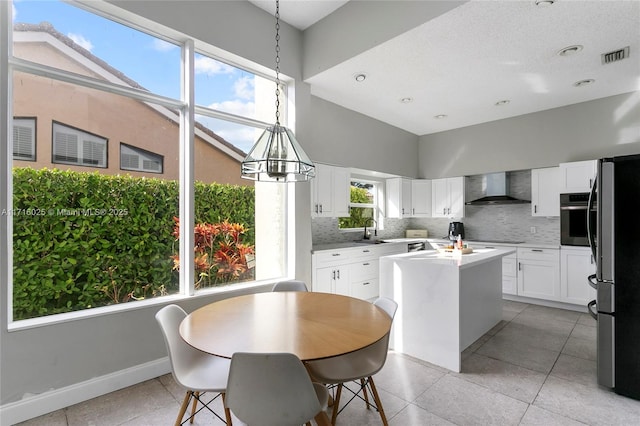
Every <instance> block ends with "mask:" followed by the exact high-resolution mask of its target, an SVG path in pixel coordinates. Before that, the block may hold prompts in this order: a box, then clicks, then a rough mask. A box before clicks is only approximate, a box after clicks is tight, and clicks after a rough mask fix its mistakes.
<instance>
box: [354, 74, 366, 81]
mask: <svg viewBox="0 0 640 426" xmlns="http://www.w3.org/2000/svg"><path fill="white" fill-rule="evenodd" d="M353 78H355V79H356V81H357V82H362V81H365V80H366V79H367V75H366V74H365V73H363V72H360V73H358V74H356V75H354V76H353Z"/></svg>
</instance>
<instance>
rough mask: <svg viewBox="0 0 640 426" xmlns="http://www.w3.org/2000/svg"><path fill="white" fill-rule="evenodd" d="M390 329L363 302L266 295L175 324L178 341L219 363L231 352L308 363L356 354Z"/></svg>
mask: <svg viewBox="0 0 640 426" xmlns="http://www.w3.org/2000/svg"><path fill="white" fill-rule="evenodd" d="M390 329H391V318H389V316H388V315H387V314H386V313H385V312H384V311H383V310H382V309H380V308H378V307H377V306H375V305H374V304H372V303H369V302H367V301H364V300H360V299H355V298H352V297H348V296H341V295H337V294H329V293H315V292H271V293H256V294H249V295H244V296H238V297H232V298H229V299H224V300H221V301H218V302H214V303H211V304H209V305H206V306H203V307H202V308H199V309H196V310H195V311H193V312H192V313H190V314H189V315H187V317H186V318H185V319H184V320H183V321H182V323H181V324H180V335H181V336H182V338H183V339H184V340H185V342H187V343H188V344H189V345H191V346H193V347H194V348H196V349H199V350H201V351H203V352H207V353H209V354H212V355H217V356H220V357H224V358H231V357H232V356H233V354H234V353H236V352H289V353H293V354H295V355H297V356H298V358H300V359H301V360H302V361H311V360H317V359H322V358H329V357H333V356H337V355H342V354H346V353H349V352H353V351H356V350H358V349H362V348H364V347H366V346H369V345H371V344H373V343H375V342H377V341H378V340H380V339H382V338H383V337H384V336H385V335H386V334H387V333H389V330H390Z"/></svg>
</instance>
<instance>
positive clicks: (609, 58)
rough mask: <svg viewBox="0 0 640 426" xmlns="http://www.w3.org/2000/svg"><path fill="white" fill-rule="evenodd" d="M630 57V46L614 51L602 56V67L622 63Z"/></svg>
mask: <svg viewBox="0 0 640 426" xmlns="http://www.w3.org/2000/svg"><path fill="white" fill-rule="evenodd" d="M628 57H629V46H627V47H623V48H622V49H618V50H614V51H613V52H608V53H603V54H602V65H604V64H610V63H611V62H617V61H621V60H623V59H626V58H628Z"/></svg>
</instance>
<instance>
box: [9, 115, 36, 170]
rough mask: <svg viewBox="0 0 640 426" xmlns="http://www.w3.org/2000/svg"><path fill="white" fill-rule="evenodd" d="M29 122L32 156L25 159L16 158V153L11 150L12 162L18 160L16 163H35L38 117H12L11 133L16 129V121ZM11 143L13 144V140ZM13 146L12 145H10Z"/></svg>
mask: <svg viewBox="0 0 640 426" xmlns="http://www.w3.org/2000/svg"><path fill="white" fill-rule="evenodd" d="M27 120H28V121H29V122H30V124H32V126H30V127H32V129H33V134H32V136H33V137H32V138H31V151H32V153H33V154H32V156H31V158H25V157H16V152H15V150H14V149H12V151H13V152H12V155H13V160H14V161H15V160H18V161H37V158H38V156H37V149H38V143H37V141H38V117H13V119H12V120H11V123H12V125H11V128H12V129H11V130H12V132H13V131H14V130H15V127H16V121H27ZM13 142H14V143H15V139H14V140H13ZM12 146H13V144H12Z"/></svg>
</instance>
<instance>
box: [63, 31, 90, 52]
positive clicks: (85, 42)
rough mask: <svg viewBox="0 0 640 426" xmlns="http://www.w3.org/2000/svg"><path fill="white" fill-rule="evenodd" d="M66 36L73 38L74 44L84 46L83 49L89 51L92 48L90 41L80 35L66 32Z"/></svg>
mask: <svg viewBox="0 0 640 426" xmlns="http://www.w3.org/2000/svg"><path fill="white" fill-rule="evenodd" d="M67 37H69V38H70V39H71V40H73V41H74V43H76V44H78V45H80V46H81V47H84V48H85V49H87V50H88V51H89V52H91V51H92V50H93V43H91V42H90V41H89V40H87V39H86V38H84V37H83V36H82V35H79V34H74V33H69V34H67Z"/></svg>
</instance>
